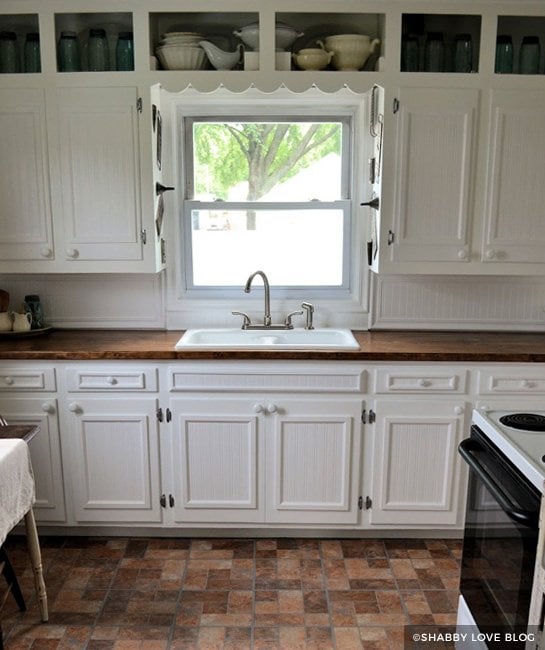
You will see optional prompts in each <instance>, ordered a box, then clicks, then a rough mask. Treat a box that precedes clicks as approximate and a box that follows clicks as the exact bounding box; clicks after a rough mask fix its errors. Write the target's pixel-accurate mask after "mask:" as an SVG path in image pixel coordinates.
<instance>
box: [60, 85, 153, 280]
mask: <svg viewBox="0 0 545 650" xmlns="http://www.w3.org/2000/svg"><path fill="white" fill-rule="evenodd" d="M56 98H57V111H56V114H57V118H58V126H57V130H58V136H59V143H58V146H59V151H60V172H61V179H62V180H61V188H62V212H63V224H64V228H63V230H62V236H61V239H62V244H60V246H62V256H63V259H65V260H66V261H67V262H69V263H70V266H71V265H74V266H77V265H78V264H79V263H81V262H86V261H87V262H97V261H100V262H101V263H103V264H104V265H105V268H107V265H108V263H111V262H114V263H115V262H119V261H121V260H126V261H133V262H134V261H139V260H142V259H143V246H144V239H145V236H144V234H143V229H142V218H141V202H140V145H139V127H138V119H139V118H138V106H137V102H138V90H137V88H134V87H118V88H59V89H58V90H57V97H56ZM150 234H151V233H150ZM94 268H95V270H96V264H95V265H94Z"/></svg>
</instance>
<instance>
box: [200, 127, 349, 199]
mask: <svg viewBox="0 0 545 650" xmlns="http://www.w3.org/2000/svg"><path fill="white" fill-rule="evenodd" d="M341 134H342V126H341V124H340V123H333V122H329V123H325V122H314V123H310V122H309V123H307V122H244V123H239V122H198V123H195V125H194V159H195V190H196V194H197V195H198V196H199V195H200V196H202V195H210V196H211V197H213V198H219V199H223V200H226V199H227V197H228V193H229V190H230V188H232V187H233V186H234V185H236V184H237V183H240V182H242V181H247V182H248V195H247V197H246V198H247V199H248V200H258V199H259V198H261V197H262V196H264V195H265V194H267V192H269V191H270V190H271V189H272V188H273V187H274V186H275V185H277V184H279V183H282V182H284V181H286V180H287V179H288V178H291V177H292V176H295V175H296V174H297V173H298V172H299V171H301V170H302V169H304V168H305V167H308V166H309V165H310V164H312V163H313V162H315V161H316V160H319V159H320V158H323V157H324V156H326V155H327V154H329V153H331V152H337V153H339V154H340V152H341V151H340V150H341Z"/></svg>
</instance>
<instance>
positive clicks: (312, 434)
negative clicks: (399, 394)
mask: <svg viewBox="0 0 545 650" xmlns="http://www.w3.org/2000/svg"><path fill="white" fill-rule="evenodd" d="M263 409H264V412H265V413H266V417H265V419H266V420H267V423H268V427H267V438H266V449H267V465H266V476H267V487H266V499H265V501H266V519H267V521H268V522H275V523H291V524H294V523H304V524H332V525H335V524H353V525H355V524H356V523H357V522H358V519H359V507H358V504H359V496H360V492H359V487H360V471H359V468H360V463H361V437H362V431H361V429H362V427H361V418H362V409H363V404H362V400H361V399H358V398H355V399H331V398H326V399H321V400H317V399H310V398H306V399H302V398H299V399H293V398H290V399H286V398H282V397H281V396H278V397H275V398H274V400H273V401H272V402H271V403H267V402H265V403H264V404H263Z"/></svg>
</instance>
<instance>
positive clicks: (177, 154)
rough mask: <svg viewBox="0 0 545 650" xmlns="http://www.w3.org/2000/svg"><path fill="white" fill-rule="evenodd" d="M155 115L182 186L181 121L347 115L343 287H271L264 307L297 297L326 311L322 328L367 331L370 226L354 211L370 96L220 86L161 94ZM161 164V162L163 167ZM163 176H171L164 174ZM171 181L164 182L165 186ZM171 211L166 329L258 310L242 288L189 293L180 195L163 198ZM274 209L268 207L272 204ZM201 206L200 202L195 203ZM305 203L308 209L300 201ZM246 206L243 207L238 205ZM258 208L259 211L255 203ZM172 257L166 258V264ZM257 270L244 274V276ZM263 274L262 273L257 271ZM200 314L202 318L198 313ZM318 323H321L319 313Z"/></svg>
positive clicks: (361, 196) (285, 305) (362, 183)
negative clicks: (348, 147)
mask: <svg viewBox="0 0 545 650" xmlns="http://www.w3.org/2000/svg"><path fill="white" fill-rule="evenodd" d="M160 92H161V102H162V113H163V117H164V118H165V117H166V119H164V122H165V123H167V124H168V128H169V133H170V134H171V137H172V140H171V141H170V145H169V147H168V148H169V149H170V155H169V158H170V159H169V160H168V165H169V167H171V173H172V179H173V181H172V182H173V184H176V185H177V187H179V188H181V187H182V186H181V183H182V182H183V180H182V179H184V174H185V173H186V172H185V165H186V156H187V151H186V148H185V143H184V138H183V128H182V122H183V120H184V118H186V117H210V118H216V117H220V116H225V115H229V116H230V117H233V116H236V115H240V116H247V115H255V116H272V115H279V114H284V115H294V114H297V115H299V116H301V117H302V118H304V117H305V116H307V115H308V116H317V115H322V116H323V117H324V118H327V117H328V116H337V117H338V116H347V117H350V118H351V120H352V137H351V140H352V147H351V152H350V163H349V164H350V166H351V173H350V190H349V192H350V197H351V198H350V202H351V204H352V209H351V217H350V225H349V231H348V236H347V237H345V244H346V245H347V246H348V247H349V249H350V252H349V255H345V263H347V264H349V268H348V270H347V278H348V282H347V286H344V287H338V288H337V287H335V288H330V287H328V288H321V287H312V286H304V287H297V286H290V287H285V288H283V287H278V286H273V287H272V288H271V303H272V307H273V311H274V309H275V306H276V308H277V309H279V310H281V311H284V310H286V309H290V308H291V306H292V305H295V306H297V304H298V303H300V301H301V300H311V301H314V302H315V304H316V305H317V306H318V309H319V310H321V312H322V314H326V315H327V316H326V318H327V323H332V324H339V323H342V324H345V325H347V326H352V327H356V326H361V327H364V328H365V327H367V316H368V309H369V305H368V302H369V275H370V274H369V271H368V266H367V257H366V246H365V242H366V240H367V239H368V237H369V230H370V224H369V221H368V219H367V218H366V217H367V215H368V210H367V208H361V207H359V206H360V203H361V202H362V201H363V200H368V199H369V185H368V182H367V178H368V171H367V160H368V158H369V156H370V155H372V151H373V150H372V142H371V140H369V139H368V135H369V110H370V92H367V93H355V92H353V91H351V90H350V89H348V88H343V89H341V90H339V91H336V92H331V93H327V92H323V91H321V90H318V89H317V88H310V89H309V90H307V91H304V92H301V93H293V92H292V91H290V90H289V89H287V88H285V87H280V88H278V89H277V90H276V91H273V92H264V91H261V90H259V89H257V88H253V87H250V88H248V89H246V90H245V91H241V92H232V91H229V90H228V89H226V88H223V87H220V88H218V89H216V90H215V91H212V92H199V91H197V90H196V89H194V88H191V87H188V88H187V89H186V90H184V91H181V92H169V91H168V90H165V89H160ZM164 168H165V165H163V169H164ZM168 178H169V179H170V174H169V177H168ZM169 182H170V181H169ZM169 199H170V200H171V204H172V209H173V214H174V213H176V214H177V215H178V218H177V219H176V220H175V223H173V224H171V227H170V228H169V230H170V232H171V234H172V240H171V242H169V243H168V246H167V251H168V259H169V263H168V265H167V285H166V289H167V294H166V300H167V325H168V326H169V327H178V326H181V327H190V326H202V325H204V324H208V325H224V324H227V323H232V322H233V317H232V316H231V315H230V312H231V310H233V309H239V308H241V307H245V308H248V309H249V310H250V311H252V309H255V310H257V311H259V310H260V309H262V296H261V295H260V292H252V293H251V294H250V295H246V294H244V292H243V283H244V281H245V280H246V278H243V279H241V285H240V286H237V287H219V288H217V289H216V288H213V287H211V288H208V287H204V288H201V287H199V288H192V287H191V286H190V285H189V283H188V282H187V278H186V273H185V267H186V265H187V263H188V262H187V261H186V259H187V258H186V256H187V255H188V254H190V252H189V251H188V248H186V243H185V242H186V240H187V239H188V238H189V237H188V235H189V236H190V233H187V232H186V229H185V228H184V223H183V218H182V209H183V200H184V199H185V197H184V196H183V194H182V191H180V192H175V193H172V194H171V195H170V197H169ZM276 205H277V204H275V206H276ZM200 206H201V207H203V204H202V203H201V204H200ZM305 206H307V204H306V203H305ZM244 207H245V208H246V207H247V204H246V203H245V204H244ZM259 207H261V208H262V207H263V204H260V206H259ZM170 260H172V261H170ZM256 270H257V269H254V268H252V269H248V275H250V274H251V273H253V272H254V271H256ZM262 270H263V271H264V272H265V273H266V272H267V269H262ZM205 313H206V316H204V314H205ZM318 321H320V319H319V316H318Z"/></svg>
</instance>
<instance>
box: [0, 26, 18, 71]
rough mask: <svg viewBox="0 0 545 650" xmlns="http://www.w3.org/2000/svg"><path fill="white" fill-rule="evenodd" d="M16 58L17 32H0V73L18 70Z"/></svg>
mask: <svg viewBox="0 0 545 650" xmlns="http://www.w3.org/2000/svg"><path fill="white" fill-rule="evenodd" d="M18 63H19V62H18V60H17V34H16V33H15V32H0V73H8V74H9V73H14V72H19V65H18Z"/></svg>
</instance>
